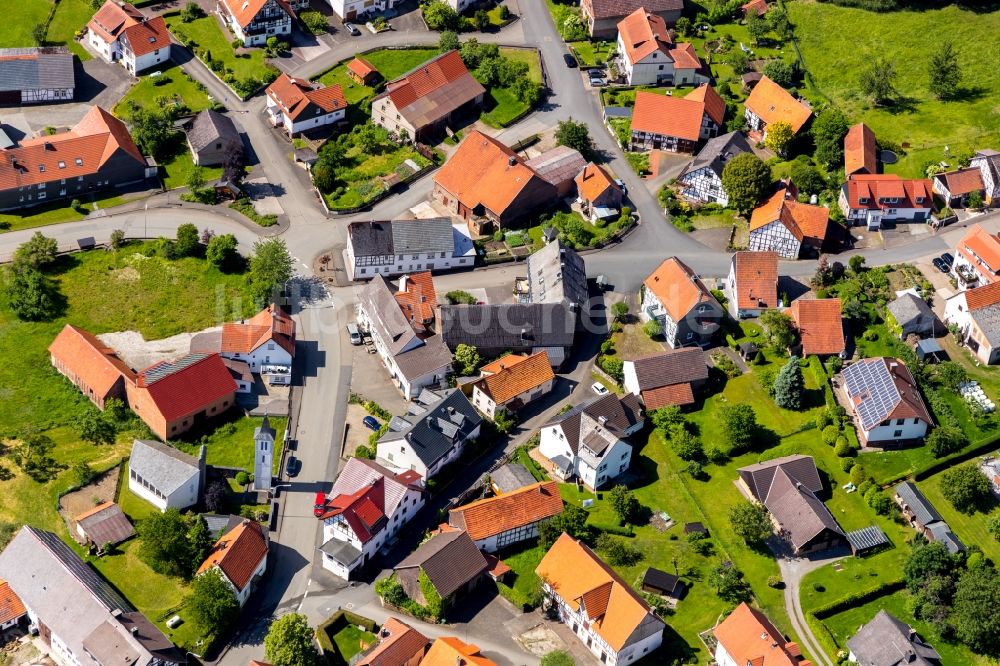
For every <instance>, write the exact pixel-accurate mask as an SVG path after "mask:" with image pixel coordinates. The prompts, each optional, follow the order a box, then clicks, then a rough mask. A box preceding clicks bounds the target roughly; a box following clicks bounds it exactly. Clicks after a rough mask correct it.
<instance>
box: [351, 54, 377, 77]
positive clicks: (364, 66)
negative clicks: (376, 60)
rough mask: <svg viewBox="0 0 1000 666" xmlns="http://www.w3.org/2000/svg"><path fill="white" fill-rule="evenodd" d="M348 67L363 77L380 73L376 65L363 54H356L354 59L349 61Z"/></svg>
mask: <svg viewBox="0 0 1000 666" xmlns="http://www.w3.org/2000/svg"><path fill="white" fill-rule="evenodd" d="M347 69H349V70H351V71H352V72H354V73H355V74H357V75H358V76H360V77H361V78H362V79H364V78H366V77H368V76H369V75H371V74H378V70H377V69H375V65H373V64H371V63H370V62H368V61H367V60H365V59H364V58H362V57H361V56H354V60H352V61H351V62H349V63H347Z"/></svg>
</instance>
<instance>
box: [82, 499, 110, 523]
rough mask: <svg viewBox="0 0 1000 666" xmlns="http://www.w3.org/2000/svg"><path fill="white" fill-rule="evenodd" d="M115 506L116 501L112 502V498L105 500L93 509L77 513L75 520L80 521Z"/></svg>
mask: <svg viewBox="0 0 1000 666" xmlns="http://www.w3.org/2000/svg"><path fill="white" fill-rule="evenodd" d="M113 506H115V503H114V502H112V501H110V500H104V501H103V502H101V503H100V504H98V505H97V506H95V507H93V508H92V509H87V510H86V511H84V512H83V513H81V514H79V515H76V516H73V520H74V521H76V522H80V521H81V520H83V519H84V518H90V517H91V516H93V515H94V514H97V513H100V512H101V511H104V510H105V509H110V508H111V507H113Z"/></svg>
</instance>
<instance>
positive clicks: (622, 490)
mask: <svg viewBox="0 0 1000 666" xmlns="http://www.w3.org/2000/svg"><path fill="white" fill-rule="evenodd" d="M608 501H609V502H610V503H611V508H612V509H613V510H614V512H615V515H617V516H618V519H619V520H620V521H621V522H623V523H629V522H632V521H633V520H635V518H636V516H637V515H638V514H639V509H640V508H642V507H641V505H640V504H639V500H637V499H636V498H635V495H634V494H633V493H632V491H631V490H629V489H628V488H626V487H625V486H622V485H617V486H615V487H614V488H612V489H611V490H610V491H608Z"/></svg>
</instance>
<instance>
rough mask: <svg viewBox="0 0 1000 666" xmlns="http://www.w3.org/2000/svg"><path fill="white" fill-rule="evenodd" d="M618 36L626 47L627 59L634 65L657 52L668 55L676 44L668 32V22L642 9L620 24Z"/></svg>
mask: <svg viewBox="0 0 1000 666" xmlns="http://www.w3.org/2000/svg"><path fill="white" fill-rule="evenodd" d="M618 36H619V37H620V38H621V41H622V44H624V45H625V57H627V58H628V61H629V62H630V63H632V64H635V63H637V62H641V61H642V60H643V59H644V58H646V57H648V56H649V55H650V54H652V53H655V52H656V51H660V52H662V53H663V54H664V55H666V54H667V52H668V51H669V50H670V47H671V46H672V45H673V43H674V40H673V39H671V38H670V33H669V32H667V23H666V21H664V20H663V19H662V18H661V17H659V16H657V15H656V14H650V13H649V12H647V11H646V10H645V9H643V8H642V7H640V8H639V9H637V10H635V11H634V12H632V13H631V14H629V15H628V16H626V17H625V18H624V19H623V20H622V21H621V22H620V23H619V24H618Z"/></svg>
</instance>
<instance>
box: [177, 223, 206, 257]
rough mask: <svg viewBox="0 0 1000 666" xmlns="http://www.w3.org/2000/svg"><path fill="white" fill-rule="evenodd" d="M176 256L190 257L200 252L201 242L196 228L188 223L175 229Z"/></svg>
mask: <svg viewBox="0 0 1000 666" xmlns="http://www.w3.org/2000/svg"><path fill="white" fill-rule="evenodd" d="M175 248H176V250H177V256H179V257H192V256H194V255H196V254H198V252H199V251H200V250H201V240H200V238H199V236H198V227H196V226H194V225H193V224H191V223H190V222H185V223H184V224H182V225H180V226H179V227H177V242H176V243H175Z"/></svg>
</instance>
